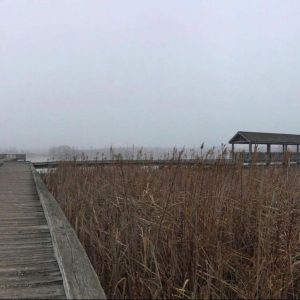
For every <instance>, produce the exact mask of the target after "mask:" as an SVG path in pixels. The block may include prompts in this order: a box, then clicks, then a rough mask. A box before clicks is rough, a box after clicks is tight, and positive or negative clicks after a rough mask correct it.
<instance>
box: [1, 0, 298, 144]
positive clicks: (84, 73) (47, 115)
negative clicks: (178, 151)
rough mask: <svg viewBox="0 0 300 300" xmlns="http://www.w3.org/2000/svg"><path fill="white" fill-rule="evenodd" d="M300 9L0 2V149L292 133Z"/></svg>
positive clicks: (290, 4)
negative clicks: (260, 132) (255, 133)
mask: <svg viewBox="0 0 300 300" xmlns="http://www.w3.org/2000/svg"><path fill="white" fill-rule="evenodd" d="M299 15H300V1H296V0H295V1H288V0H284V1H283V0H280V1H276V0H270V1H263V0H258V1H255V0H249V1H246V0H245V1H241V0H237V1H226V0H218V1H212V0H207V1H200V0H194V1H189V0H184V1H183V0H149V1H148V0H143V1H141V0H119V1H114V0H102V1H101V0H98V1H88V0H82V1H75V0H72V1H71V0H68V1H64V0H58V1H56V0H49V1H40V0H38V1H33V0H32V1H29V0H28V1H22V0H15V1H12V0H7V1H6V0H0V147H1V148H3V147H17V148H27V149H29V148H47V147H49V146H54V145H59V144H69V145H71V146H75V147H84V148H89V147H103V146H109V145H110V144H113V145H115V146H129V145H132V144H135V145H138V146H174V145H177V146H183V145H186V146H199V145H200V144H201V143H202V142H203V141H204V142H206V144H208V145H220V144H221V143H222V142H225V143H226V142H227V141H228V140H229V139H230V138H231V136H232V135H233V134H234V133H235V131H237V130H249V131H270V132H284V133H298V134H300V121H299V112H300V80H299V76H300V75H299V74H300V55H299V53H300V30H299V29H300V18H299Z"/></svg>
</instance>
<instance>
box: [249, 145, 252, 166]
mask: <svg viewBox="0 0 300 300" xmlns="http://www.w3.org/2000/svg"><path fill="white" fill-rule="evenodd" d="M251 160H252V143H249V162H251Z"/></svg>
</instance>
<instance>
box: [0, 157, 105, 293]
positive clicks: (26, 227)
mask: <svg viewBox="0 0 300 300" xmlns="http://www.w3.org/2000/svg"><path fill="white" fill-rule="evenodd" d="M0 298H6V299H7V298H23V299H24V298H26V299H33V298H38V299H43V298H44V299H62V298H67V299H73V298H76V299H100V298H101V299H105V293H104V291H103V289H102V287H101V284H100V282H99V279H98V277H97V275H96V273H95V271H94V269H93V267H92V265H91V263H90V261H89V259H88V257H87V254H86V253H85V250H84V248H83V247H82V245H81V244H80V242H79V240H78V238H77V236H76V234H75V232H74V230H73V229H72V227H71V225H70V224H69V222H68V221H67V219H66V217H65V215H64V213H63V212H62V210H61V209H60V207H59V205H58V204H57V202H56V201H55V199H54V198H53V196H52V195H51V194H50V193H49V191H48V190H47V188H46V187H45V185H44V183H43V182H42V180H41V178H40V176H39V175H38V173H37V172H36V171H35V170H34V168H33V167H32V166H31V165H30V164H29V163H25V162H5V163H4V164H3V165H1V166H0Z"/></svg>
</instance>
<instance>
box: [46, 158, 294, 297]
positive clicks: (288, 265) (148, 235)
mask: <svg viewBox="0 0 300 300" xmlns="http://www.w3.org/2000/svg"><path fill="white" fill-rule="evenodd" d="M299 174H300V173H299V170H298V168H297V167H291V168H288V167H286V166H282V167H268V168H265V167H257V166H253V167H252V168H251V169H244V168H242V166H241V165H240V164H236V165H235V166H224V165H221V164H216V165H215V166H213V167H210V168H207V167H205V166H204V165H202V164H201V163H199V165H197V166H194V167H191V166H189V167H184V166H179V167H178V166H174V167H171V166H168V167H164V168H153V167H146V168H145V167H141V166H124V165H122V164H121V165H118V166H117V165H116V166H105V167H104V166H99V167H94V168H79V167H74V166H72V165H71V164H62V165H60V166H59V167H58V169H57V171H56V172H52V173H49V174H48V175H46V176H45V181H46V183H47V185H48V187H49V189H50V190H51V191H52V193H53V194H54V196H55V197H56V199H57V201H58V202H59V203H60V205H61V207H62V208H63V210H64V211H65V213H66V215H67V217H68V219H69V220H70V222H71V224H72V225H73V227H74V228H75V231H76V232H77V234H78V236H79V238H80V240H81V242H82V244H83V245H84V247H85V248H86V250H87V253H88V255H89V257H90V259H91V262H92V264H93V266H94V267H95V270H96V272H97V273H98V274H99V278H100V280H101V283H102V285H103V287H104V290H105V292H106V294H107V296H108V297H110V298H286V297H288V298H299V297H300V281H299V280H300V210H299V208H300V201H299V195H300V177H299Z"/></svg>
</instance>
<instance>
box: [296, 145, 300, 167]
mask: <svg viewBox="0 0 300 300" xmlns="http://www.w3.org/2000/svg"><path fill="white" fill-rule="evenodd" d="M296 160H297V164H299V145H297V157H296Z"/></svg>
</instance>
